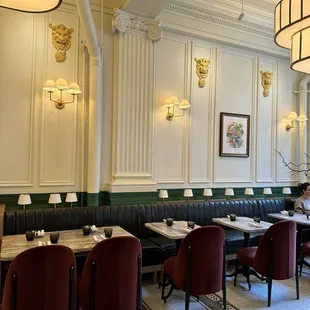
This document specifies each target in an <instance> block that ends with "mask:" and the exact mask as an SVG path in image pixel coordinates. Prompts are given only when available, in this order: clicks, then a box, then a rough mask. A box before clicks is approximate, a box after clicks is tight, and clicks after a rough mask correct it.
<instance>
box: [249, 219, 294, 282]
mask: <svg viewBox="0 0 310 310" xmlns="http://www.w3.org/2000/svg"><path fill="white" fill-rule="evenodd" d="M270 240H272V241H270ZM271 242H272V247H273V249H272V250H271ZM270 255H272V256H273V258H272V261H273V277H272V278H273V279H275V280H284V279H290V278H292V277H294V276H295V267H296V223H295V222H293V221H281V222H278V223H276V224H274V225H272V226H271V227H270V228H269V229H268V230H267V231H266V232H265V234H264V235H263V237H262V239H261V240H260V243H259V245H258V248H257V252H256V256H255V259H254V268H255V270H256V271H257V272H258V273H260V274H262V275H263V276H265V277H268V267H269V261H270Z"/></svg>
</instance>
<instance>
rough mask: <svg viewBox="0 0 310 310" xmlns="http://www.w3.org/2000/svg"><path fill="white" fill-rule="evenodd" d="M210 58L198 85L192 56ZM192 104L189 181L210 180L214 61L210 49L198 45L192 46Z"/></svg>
mask: <svg viewBox="0 0 310 310" xmlns="http://www.w3.org/2000/svg"><path fill="white" fill-rule="evenodd" d="M195 57H197V58H198V59H200V58H205V59H207V60H210V61H211V63H210V65H209V76H208V78H207V79H206V80H205V81H206V85H205V87H203V88H199V87H198V80H199V79H198V76H197V74H196V62H195V60H194V58H195ZM191 65H192V91H191V93H192V98H191V99H192V102H191V103H192V106H191V138H190V182H191V183H200V182H210V163H211V160H212V156H211V151H210V147H211V143H212V134H213V133H211V132H210V128H211V126H210V124H212V119H213V118H212V114H211V113H212V106H211V88H212V86H213V85H212V76H213V75H214V70H213V68H214V63H213V59H211V49H210V48H206V47H203V46H199V45H193V47H192V63H191Z"/></svg>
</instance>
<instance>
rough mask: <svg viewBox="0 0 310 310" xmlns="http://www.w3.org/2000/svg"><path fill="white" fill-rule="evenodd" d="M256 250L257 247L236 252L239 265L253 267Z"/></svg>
mask: <svg viewBox="0 0 310 310" xmlns="http://www.w3.org/2000/svg"><path fill="white" fill-rule="evenodd" d="M256 250H257V247H249V248H243V249H240V250H239V251H238V252H237V260H238V261H239V263H240V264H241V265H246V266H249V267H253V266H254V258H255V254H256Z"/></svg>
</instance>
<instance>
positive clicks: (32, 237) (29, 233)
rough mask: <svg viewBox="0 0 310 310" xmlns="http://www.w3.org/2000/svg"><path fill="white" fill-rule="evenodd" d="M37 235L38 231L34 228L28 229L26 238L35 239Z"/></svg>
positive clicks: (28, 239)
mask: <svg viewBox="0 0 310 310" xmlns="http://www.w3.org/2000/svg"><path fill="white" fill-rule="evenodd" d="M35 235H36V232H35V231H34V230H27V231H26V239H27V241H33V240H34V237H35Z"/></svg>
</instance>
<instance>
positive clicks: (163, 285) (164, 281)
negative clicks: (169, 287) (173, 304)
mask: <svg viewBox="0 0 310 310" xmlns="http://www.w3.org/2000/svg"><path fill="white" fill-rule="evenodd" d="M166 282H167V274H166V273H165V272H164V274H163V283H162V288H161V299H164V295H165V288H166Z"/></svg>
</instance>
